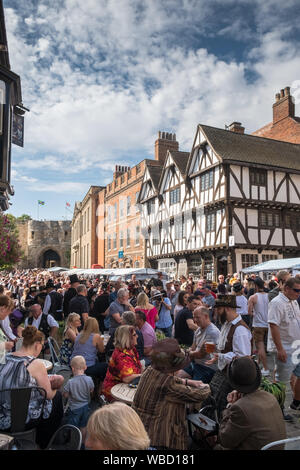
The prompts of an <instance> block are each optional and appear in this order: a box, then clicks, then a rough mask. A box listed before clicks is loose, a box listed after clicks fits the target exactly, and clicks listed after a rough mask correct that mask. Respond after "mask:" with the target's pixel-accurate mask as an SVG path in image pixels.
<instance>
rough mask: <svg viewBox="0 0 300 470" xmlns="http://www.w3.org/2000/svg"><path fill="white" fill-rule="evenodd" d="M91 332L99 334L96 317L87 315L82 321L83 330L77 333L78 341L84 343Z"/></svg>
mask: <svg viewBox="0 0 300 470" xmlns="http://www.w3.org/2000/svg"><path fill="white" fill-rule="evenodd" d="M92 333H98V335H99V334H100V330H99V324H98V321H97V320H96V318H92V317H88V318H87V319H86V321H85V323H84V327H83V330H82V332H81V333H80V335H79V336H80V338H79V343H81V344H83V343H86V342H87V340H88V339H89V337H90V336H91V334H92Z"/></svg>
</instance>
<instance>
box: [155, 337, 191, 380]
mask: <svg viewBox="0 0 300 470" xmlns="http://www.w3.org/2000/svg"><path fill="white" fill-rule="evenodd" d="M150 355H151V365H152V367H153V368H154V369H156V370H159V371H160V372H166V373H168V372H175V371H176V370H179V369H184V368H185V367H186V366H187V365H188V364H189V363H190V359H189V357H188V356H187V355H186V353H185V352H184V351H183V350H182V349H181V348H180V346H179V344H178V341H177V339H175V338H165V339H162V340H161V341H157V342H156V343H155V344H154V346H153V348H152V351H151V353H150Z"/></svg>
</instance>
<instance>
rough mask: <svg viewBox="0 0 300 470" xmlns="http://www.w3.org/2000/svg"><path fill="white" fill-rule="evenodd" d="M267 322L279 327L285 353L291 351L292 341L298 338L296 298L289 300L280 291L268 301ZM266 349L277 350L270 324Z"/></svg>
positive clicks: (299, 312)
mask: <svg viewBox="0 0 300 470" xmlns="http://www.w3.org/2000/svg"><path fill="white" fill-rule="evenodd" d="M268 323H269V324H270V323H273V324H275V325H277V326H278V327H279V333H280V340H281V344H282V346H283V348H284V349H285V351H286V352H287V353H291V352H292V344H293V342H294V341H295V340H300V307H299V304H298V302H297V300H289V299H288V298H287V297H286V296H285V295H284V294H283V293H282V292H280V293H279V294H278V295H277V296H276V297H275V298H274V299H273V300H271V302H270V303H269V311H268ZM267 349H268V351H272V352H276V351H277V348H276V346H275V343H274V341H273V338H272V334H271V331H270V325H269V331H268V347H267Z"/></svg>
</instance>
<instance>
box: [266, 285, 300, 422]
mask: <svg viewBox="0 0 300 470" xmlns="http://www.w3.org/2000/svg"><path fill="white" fill-rule="evenodd" d="M299 294H300V279H297V278H294V277H290V278H289V279H287V281H286V282H285V284H284V286H283V291H282V292H279V294H278V295H277V296H276V297H275V298H274V299H273V300H271V302H270V303H269V312H268V323H269V331H268V348H267V349H268V351H269V352H271V353H272V360H273V366H274V367H276V371H277V374H278V380H279V381H280V382H284V383H288V382H289V381H290V385H291V388H292V392H293V395H294V400H293V403H292V404H291V408H292V409H300V406H299V404H300V380H299V378H300V370H299V369H300V366H299V360H298V357H297V356H296V357H294V356H295V354H294V355H293V354H292V353H293V349H294V348H295V345H294V346H293V343H294V342H295V341H300V307H299V304H298V302H297V299H298V297H299ZM296 346H297V344H296ZM292 356H293V357H292ZM295 366H296V367H295ZM285 419H286V420H290V417H289V415H285Z"/></svg>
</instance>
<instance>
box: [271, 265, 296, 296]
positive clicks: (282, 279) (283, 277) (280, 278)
mask: <svg viewBox="0 0 300 470" xmlns="http://www.w3.org/2000/svg"><path fill="white" fill-rule="evenodd" d="M290 277H291V275H290V273H289V272H288V271H278V273H277V282H278V287H275V288H274V289H272V290H271V291H270V292H269V293H268V298H269V302H271V300H273V299H274V298H275V297H276V296H277V295H278V294H279V292H282V291H283V287H284V284H285V283H286V281H287V280H288V279H289V278H290Z"/></svg>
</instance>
